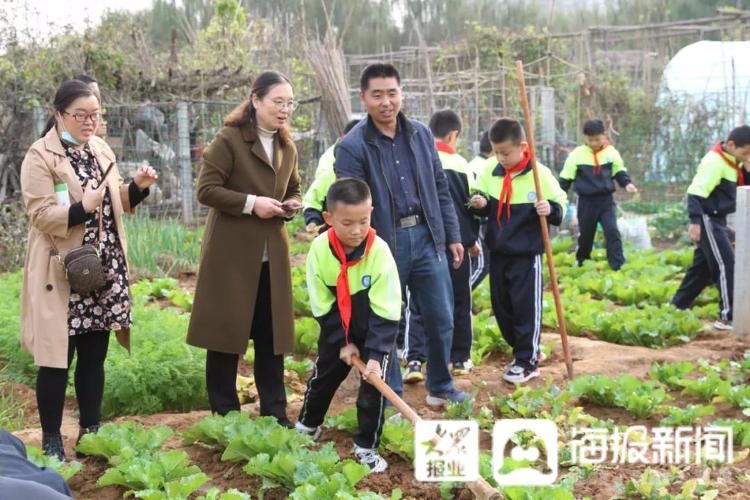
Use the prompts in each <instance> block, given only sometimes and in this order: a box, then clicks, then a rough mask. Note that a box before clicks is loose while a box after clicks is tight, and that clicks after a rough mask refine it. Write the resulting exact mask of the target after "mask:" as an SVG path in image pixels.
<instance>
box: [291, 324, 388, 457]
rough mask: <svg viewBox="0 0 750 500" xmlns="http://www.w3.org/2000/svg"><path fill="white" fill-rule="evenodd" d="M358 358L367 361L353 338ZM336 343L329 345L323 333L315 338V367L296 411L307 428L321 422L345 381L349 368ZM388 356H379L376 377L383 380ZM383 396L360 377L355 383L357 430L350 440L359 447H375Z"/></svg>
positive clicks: (381, 429)
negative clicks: (298, 410) (316, 348)
mask: <svg viewBox="0 0 750 500" xmlns="http://www.w3.org/2000/svg"><path fill="white" fill-rule="evenodd" d="M355 345H356V346H357V348H358V349H359V352H360V356H361V357H362V361H364V362H367V350H366V349H365V348H364V345H363V342H359V341H355ZM339 350H340V348H339V346H336V345H331V344H329V343H328V342H327V341H326V339H325V338H324V335H323V334H322V333H321V338H320V340H319V341H318V359H317V360H315V369H314V370H313V373H312V376H311V377H310V379H309V380H308V382H307V392H305V402H304V403H303V405H302V410H300V414H299V415H300V416H299V421H300V422H301V423H302V424H303V425H306V426H308V427H317V426H319V425H320V424H322V423H323V419H324V418H325V416H326V412H327V411H328V408H329V407H330V406H331V400H333V395H334V394H336V391H337V390H338V388H339V386H340V385H341V383H342V382H343V381H344V380H346V377H347V376H348V375H349V372H350V371H351V369H352V367H351V366H349V365H347V364H346V363H344V362H343V361H341V360H340V359H339ZM388 358H389V357H388V356H385V357H384V358H383V363H382V365H381V367H380V368H381V372H380V376H381V378H382V379H383V380H385V374H386V373H388ZM384 412H385V397H383V395H382V394H381V393H380V391H378V390H377V389H376V388H375V387H374V386H372V385H370V384H368V383H367V382H365V381H364V380H361V381H360V383H359V392H358V393H357V422H358V428H357V432H356V433H355V434H354V443H355V444H356V445H357V446H360V447H362V448H377V447H378V445H379V444H380V437H381V434H382V432H383V420H384V417H383V415H384Z"/></svg>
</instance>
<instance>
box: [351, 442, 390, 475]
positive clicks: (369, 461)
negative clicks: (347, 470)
mask: <svg viewBox="0 0 750 500" xmlns="http://www.w3.org/2000/svg"><path fill="white" fill-rule="evenodd" d="M354 457H355V458H356V459H357V461H358V462H359V463H361V464H362V465H366V466H368V467H369V468H370V472H372V473H374V474H377V473H379V472H384V471H385V470H386V469H387V468H388V462H386V461H385V459H384V458H383V457H381V456H380V455H379V454H378V450H374V449H372V448H361V447H359V446H357V445H354Z"/></svg>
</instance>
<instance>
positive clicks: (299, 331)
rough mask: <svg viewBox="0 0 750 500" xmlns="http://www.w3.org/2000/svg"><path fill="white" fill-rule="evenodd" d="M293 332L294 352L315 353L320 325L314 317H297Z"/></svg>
mask: <svg viewBox="0 0 750 500" xmlns="http://www.w3.org/2000/svg"><path fill="white" fill-rule="evenodd" d="M295 310H296V309H295ZM294 333H295V336H296V338H297V345H296V348H295V353H297V354H303V355H307V354H317V352H318V337H319V336H320V325H318V322H317V321H316V320H315V318H307V317H304V318H298V319H296V320H295V321H294Z"/></svg>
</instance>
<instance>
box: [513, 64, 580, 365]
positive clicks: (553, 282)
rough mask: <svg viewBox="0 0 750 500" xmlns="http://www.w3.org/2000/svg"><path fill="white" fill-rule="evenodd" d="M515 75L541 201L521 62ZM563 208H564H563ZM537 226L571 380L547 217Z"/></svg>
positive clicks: (570, 359) (566, 334)
mask: <svg viewBox="0 0 750 500" xmlns="http://www.w3.org/2000/svg"><path fill="white" fill-rule="evenodd" d="M516 74H517V76H518V88H519V90H520V92H521V106H522V107H523V116H524V120H525V121H526V140H527V141H528V143H529V156H530V162H531V172H532V174H533V175H534V187H535V188H536V199H537V200H539V201H541V200H543V199H544V197H543V196H542V186H541V183H540V182H539V172H538V169H537V165H536V148H535V146H534V122H533V121H532V119H531V113H530V112H529V100H528V98H527V97H526V81H525V78H524V75H523V62H522V61H516ZM563 208H564V207H563ZM539 225H540V226H542V239H543V240H544V253H545V255H546V256H547V267H548V268H549V279H550V282H551V285H552V295H553V296H554V297H555V311H556V312H557V322H558V324H559V325H560V339H561V340H562V348H563V355H564V356H565V367H566V368H567V370H568V378H569V379H572V378H573V360H572V358H571V357H570V346H569V345H568V331H567V330H566V328H565V316H563V307H562V299H561V297H560V288H559V287H558V284H557V271H555V263H554V261H553V260H552V244H551V242H550V236H549V227H547V217H545V216H543V215H540V216H539Z"/></svg>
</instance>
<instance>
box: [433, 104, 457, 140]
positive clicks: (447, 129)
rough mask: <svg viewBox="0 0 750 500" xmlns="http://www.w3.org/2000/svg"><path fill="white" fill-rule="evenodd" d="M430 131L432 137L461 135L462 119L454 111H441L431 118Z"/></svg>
mask: <svg viewBox="0 0 750 500" xmlns="http://www.w3.org/2000/svg"><path fill="white" fill-rule="evenodd" d="M430 130H432V135H434V136H435V137H437V138H443V137H445V136H447V135H448V134H450V133H451V132H453V131H454V130H455V131H457V132H458V133H459V134H460V133H461V117H460V116H458V114H456V112H455V111H453V110H452V109H441V110H440V111H436V112H435V113H433V115H432V117H430Z"/></svg>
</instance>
